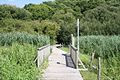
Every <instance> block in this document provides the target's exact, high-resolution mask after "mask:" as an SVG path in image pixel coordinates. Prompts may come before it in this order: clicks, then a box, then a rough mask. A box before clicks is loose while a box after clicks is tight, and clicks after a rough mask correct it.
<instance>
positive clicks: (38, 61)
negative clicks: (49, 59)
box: [37, 50, 40, 68]
mask: <svg viewBox="0 0 120 80" xmlns="http://www.w3.org/2000/svg"><path fill="white" fill-rule="evenodd" d="M37 56H38V58H37V67H38V68H39V65H40V64H39V63H40V60H39V50H38V55H37Z"/></svg>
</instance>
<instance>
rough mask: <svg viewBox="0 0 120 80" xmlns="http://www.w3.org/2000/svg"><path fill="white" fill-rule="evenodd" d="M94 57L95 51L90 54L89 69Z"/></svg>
mask: <svg viewBox="0 0 120 80" xmlns="http://www.w3.org/2000/svg"><path fill="white" fill-rule="evenodd" d="M94 56H95V51H94V52H93V53H92V54H91V59H90V67H91V68H92V66H93V60H94Z"/></svg>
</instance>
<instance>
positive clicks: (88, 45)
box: [80, 36, 120, 80]
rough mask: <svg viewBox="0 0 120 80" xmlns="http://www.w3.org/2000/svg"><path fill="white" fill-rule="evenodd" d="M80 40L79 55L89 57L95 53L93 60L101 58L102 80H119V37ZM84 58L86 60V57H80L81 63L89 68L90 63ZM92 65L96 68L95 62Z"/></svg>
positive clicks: (84, 38) (97, 37)
mask: <svg viewBox="0 0 120 80" xmlns="http://www.w3.org/2000/svg"><path fill="white" fill-rule="evenodd" d="M80 39H81V40H80V52H81V53H84V54H87V55H91V53H93V52H95V59H97V57H98V56H100V57H101V69H102V71H101V72H102V74H101V76H102V79H103V80H107V79H111V80H114V79H115V80H119V79H120V76H119V74H120V68H119V65H120V62H119V60H120V54H119V53H120V36H82V37H81V38H80ZM86 58H87V59H88V57H87V56H83V54H82V55H81V59H82V61H83V62H84V64H85V65H86V66H87V67H89V66H88V65H90V63H89V60H87V59H86ZM94 61H95V60H94ZM93 65H96V66H97V62H96V61H95V63H94V64H93ZM90 72H91V71H90ZM92 72H95V71H92ZM83 75H84V73H83Z"/></svg>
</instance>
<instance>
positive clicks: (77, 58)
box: [76, 50, 79, 69]
mask: <svg viewBox="0 0 120 80" xmlns="http://www.w3.org/2000/svg"><path fill="white" fill-rule="evenodd" d="M78 54H79V52H78V50H77V51H76V69H78Z"/></svg>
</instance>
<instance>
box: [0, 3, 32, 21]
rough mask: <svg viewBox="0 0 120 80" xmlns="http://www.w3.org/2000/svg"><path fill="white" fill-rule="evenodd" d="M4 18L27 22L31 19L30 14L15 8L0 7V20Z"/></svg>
mask: <svg viewBox="0 0 120 80" xmlns="http://www.w3.org/2000/svg"><path fill="white" fill-rule="evenodd" d="M4 18H13V19H22V20H27V19H30V18H31V13H30V12H28V11H27V10H25V9H21V8H16V7H15V6H10V5H0V20H1V19H4Z"/></svg>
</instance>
